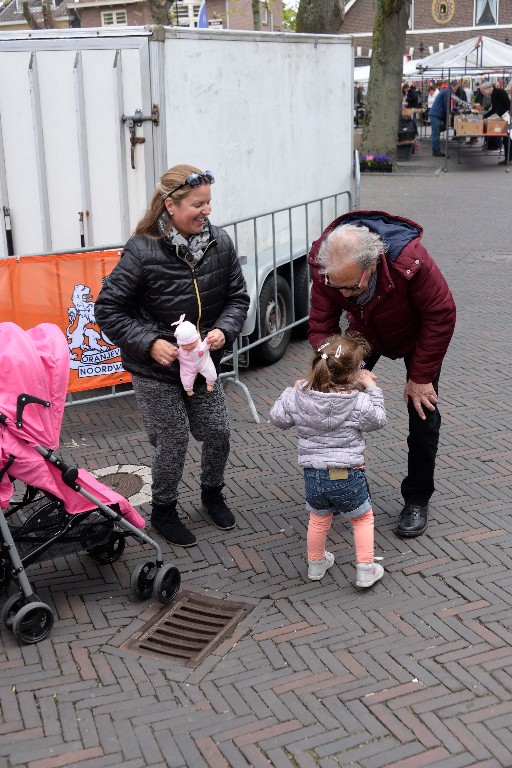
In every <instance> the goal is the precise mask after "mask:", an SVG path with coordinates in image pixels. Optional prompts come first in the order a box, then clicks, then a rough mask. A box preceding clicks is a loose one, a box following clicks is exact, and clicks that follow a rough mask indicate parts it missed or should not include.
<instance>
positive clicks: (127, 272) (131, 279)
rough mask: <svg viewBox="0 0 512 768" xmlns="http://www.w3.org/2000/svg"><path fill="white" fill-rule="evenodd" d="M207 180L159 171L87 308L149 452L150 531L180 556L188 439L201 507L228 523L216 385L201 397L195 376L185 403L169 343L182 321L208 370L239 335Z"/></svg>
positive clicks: (243, 297) (232, 275) (202, 387)
mask: <svg viewBox="0 0 512 768" xmlns="http://www.w3.org/2000/svg"><path fill="white" fill-rule="evenodd" d="M214 181H215V179H214V177H213V174H212V173H211V172H210V171H204V172H203V171H201V170H199V169H198V168H194V167H193V166H190V165H176V166H174V167H173V168H170V169H169V170H168V171H166V172H165V173H164V174H163V176H162V177H161V179H160V182H159V184H158V185H157V187H156V190H155V192H154V194H153V197H152V199H151V202H150V205H149V208H148V209H147V211H146V213H145V214H144V215H143V217H142V219H141V220H140V221H139V223H138V224H137V227H136V229H135V232H134V235H133V236H132V237H131V238H130V240H128V242H127V243H126V246H125V248H124V251H123V254H122V256H121V259H120V261H119V263H118V264H117V266H116V267H115V268H114V270H113V271H112V273H111V274H110V275H109V276H108V278H107V280H106V282H105V285H104V287H103V289H102V291H101V293H100V295H99V297H98V299H97V301H96V304H95V316H96V320H97V322H98V324H99V326H100V328H101V330H102V332H104V333H105V334H106V335H107V336H108V338H109V339H110V340H111V341H112V342H113V343H114V344H118V345H119V347H120V348H121V357H122V361H123V366H124V368H125V369H126V370H127V371H129V372H130V373H131V374H132V382H133V389H134V392H135V397H136V400H137V405H138V408H139V410H140V413H141V416H142V419H143V422H144V426H145V428H146V431H147V433H148V437H149V440H150V443H151V445H152V446H153V448H154V450H155V452H154V456H153V462H152V495H153V499H152V513H151V524H152V526H153V528H154V529H155V530H156V531H158V533H160V535H161V536H163V538H164V539H166V540H167V541H168V542H170V543H171V544H176V545H178V546H182V547H189V546H192V545H193V544H195V543H196V538H195V536H194V534H193V533H192V532H191V531H189V530H188V528H186V526H185V525H184V524H183V523H182V522H181V520H180V518H179V516H178V512H177V499H178V484H179V482H180V480H181V477H182V474H183V468H184V465H185V457H186V451H187V446H188V441H189V433H192V435H193V437H194V438H195V439H196V440H198V441H200V442H202V443H203V445H202V456H201V501H202V504H203V507H204V509H205V510H206V512H207V513H208V515H209V518H210V520H211V521H212V522H213V524H214V525H216V526H217V528H220V529H222V530H229V529H231V528H234V526H235V518H234V515H233V513H232V512H231V510H230V509H229V508H228V506H227V505H226V503H225V501H224V497H223V495H222V488H223V485H224V469H225V466H226V463H227V459H228V454H229V419H228V413H227V408H226V401H225V396H224V391H223V389H222V385H221V383H220V379H219V378H217V380H216V381H215V384H214V386H213V391H208V389H207V385H206V381H205V379H204V378H203V377H202V376H199V377H197V379H196V381H195V383H194V397H189V396H187V394H186V393H185V391H184V389H183V386H182V385H181V382H180V369H179V348H178V346H177V342H176V339H175V336H174V330H175V328H176V322H177V321H179V319H180V317H182V315H185V317H186V319H187V321H190V322H191V323H193V324H194V326H195V327H196V329H197V333H198V334H199V336H200V337H201V339H204V340H205V341H206V342H207V345H208V347H209V350H210V354H211V358H212V360H213V362H214V364H215V367H216V369H217V370H218V368H219V365H220V360H221V357H222V354H223V351H224V350H225V349H226V347H229V346H230V345H232V343H233V342H234V341H235V339H236V338H237V336H238V335H239V333H240V331H241V329H242V326H243V323H244V321H245V318H246V315H247V310H248V307H249V296H248V294H247V289H246V285H245V281H244V277H243V274H242V270H241V268H240V263H239V261H238V258H237V255H236V252H235V248H234V246H233V243H232V241H231V239H230V237H229V236H228V234H227V233H226V232H225V231H224V230H223V229H220V228H219V227H216V226H214V225H213V224H211V223H210V221H209V219H208V216H209V214H210V211H211V204H210V201H211V185H212V184H213V183H214Z"/></svg>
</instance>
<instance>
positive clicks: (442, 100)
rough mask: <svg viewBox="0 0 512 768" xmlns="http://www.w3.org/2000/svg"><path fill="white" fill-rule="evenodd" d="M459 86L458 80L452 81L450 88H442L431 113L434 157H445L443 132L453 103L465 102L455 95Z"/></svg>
mask: <svg viewBox="0 0 512 768" xmlns="http://www.w3.org/2000/svg"><path fill="white" fill-rule="evenodd" d="M457 86H458V82H457V80H452V81H451V82H450V84H449V86H448V87H446V88H442V89H441V90H440V91H439V93H438V95H437V96H436V99H435V101H434V103H433V104H432V107H431V109H430V112H429V120H430V125H431V128H432V137H431V141H432V154H433V156H434V157H445V153H444V152H441V138H440V137H441V130H442V129H443V126H444V125H446V118H447V115H448V114H449V112H450V110H451V108H452V106H451V105H452V102H456V103H462V102H463V100H462V99H460V98H459V97H458V96H456V95H455V89H456V88H457Z"/></svg>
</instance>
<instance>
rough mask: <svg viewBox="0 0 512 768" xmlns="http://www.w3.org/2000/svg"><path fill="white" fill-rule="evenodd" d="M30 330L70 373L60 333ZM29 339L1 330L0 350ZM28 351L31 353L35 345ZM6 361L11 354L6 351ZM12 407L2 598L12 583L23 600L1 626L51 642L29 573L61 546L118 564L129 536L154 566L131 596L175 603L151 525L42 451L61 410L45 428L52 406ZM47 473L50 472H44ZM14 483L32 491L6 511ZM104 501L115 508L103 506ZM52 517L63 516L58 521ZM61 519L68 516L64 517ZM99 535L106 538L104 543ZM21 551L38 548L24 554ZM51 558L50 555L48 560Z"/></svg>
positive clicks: (0, 445)
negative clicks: (146, 549) (148, 552)
mask: <svg viewBox="0 0 512 768" xmlns="http://www.w3.org/2000/svg"><path fill="white" fill-rule="evenodd" d="M40 329H42V330H40ZM32 331H39V333H40V334H41V333H44V332H45V331H46V333H47V334H48V338H50V340H52V341H53V342H54V344H55V345H56V348H57V352H56V353H55V358H56V359H59V354H60V361H59V365H60V366H61V367H62V365H64V360H63V355H64V354H65V355H66V363H67V365H68V370H69V358H68V350H67V344H66V341H65V339H64V345H63V344H62V338H61V337H62V333H61V331H60V330H59V329H58V328H57V327H56V326H51V325H50V324H43V325H41V326H37V328H36V329H32ZM24 333H25V332H23V331H22V330H21V329H19V328H18V327H17V326H15V325H14V324H13V323H0V347H1V340H2V334H3V335H4V337H5V339H6V340H7V342H11V341H12V338H14V339H15V341H18V342H20V341H21V342H22V343H25V342H27V340H26V339H24V338H23V336H22V334H24ZM30 333H31V331H27V332H26V334H27V335H28V334H30ZM36 339H37V335H36ZM45 341H47V339H45ZM7 347H9V344H7ZM11 349H12V347H11ZM27 349H28V350H29V351H30V345H28V347H27V348H26V350H27ZM26 350H25V351H26ZM64 350H65V352H64ZM32 353H34V350H33V349H32ZM52 353H53V350H52ZM5 354H6V355H8V351H7V352H6V353H5ZM41 354H42V353H41ZM38 373H40V371H39V372H38ZM0 396H2V397H3V398H4V400H5V399H6V398H7V394H6V393H2V392H1V391H0ZM57 399H59V398H57ZM7 402H8V405H7V407H5V404H3V403H1V402H0V408H1V410H0V449H1V450H0V501H2V505H0V594H2V593H5V592H7V590H8V588H9V585H10V583H11V582H15V583H17V585H18V586H19V593H18V594H14V595H11V596H10V597H9V598H8V599H7V601H6V603H5V604H4V607H3V610H2V613H1V621H2V622H3V623H4V624H5V625H6V627H7V628H8V629H10V630H12V632H13V634H14V636H15V637H16V638H17V640H18V641H19V642H24V643H38V642H40V641H41V640H44V639H45V638H46V637H48V635H49V634H50V632H51V630H52V628H53V625H54V621H55V617H54V612H53V610H52V609H51V608H50V607H49V606H48V605H47V604H46V603H44V602H41V601H40V600H39V598H38V597H37V595H36V594H35V592H34V590H33V588H32V585H31V583H30V581H29V578H28V576H27V574H26V570H25V569H26V567H27V566H29V565H30V564H31V563H34V562H40V561H41V560H43V559H45V558H44V554H45V553H46V552H48V551H49V550H50V549H51V548H52V547H55V545H56V544H59V543H60V542H62V543H63V545H64V546H65V545H66V544H67V546H68V547H69V546H70V545H73V549H72V550H71V551H77V550H78V551H80V550H81V551H86V552H88V553H89V554H90V555H91V556H92V557H93V558H94V559H95V560H96V562H98V563H100V564H107V563H114V562H116V561H117V560H118V559H119V558H120V557H121V555H122V553H123V551H124V547H125V540H126V538H127V537H128V536H130V537H133V538H135V539H136V540H137V541H138V542H140V543H142V544H146V545H148V546H150V547H152V548H153V550H154V559H153V560H147V561H145V562H142V563H139V564H138V565H137V566H136V567H135V569H134V570H133V572H132V574H131V578H130V586H131V592H132V594H133V596H134V597H135V598H137V599H142V600H144V599H147V598H149V597H150V596H153V597H154V598H155V599H156V600H157V601H158V602H160V603H163V604H164V605H165V604H167V603H170V602H171V601H172V600H173V599H174V598H175V597H176V595H177V594H178V592H179V589H180V584H181V577H180V572H179V570H178V569H177V568H176V567H175V566H172V565H164V562H163V555H162V550H161V547H160V545H159V544H158V542H156V541H155V540H154V539H152V538H151V537H150V536H148V535H147V534H146V533H144V532H143V531H142V530H141V528H143V527H144V525H145V522H144V519H143V518H142V517H141V516H140V515H139V514H138V513H137V512H136V510H135V509H134V508H133V507H132V506H131V505H130V504H129V502H128V501H127V500H126V499H125V498H124V497H122V496H120V495H119V494H117V493H116V492H115V491H113V490H112V489H110V488H107V486H105V485H103V484H102V483H100V482H99V481H98V480H96V478H94V477H93V476H92V475H91V474H90V473H88V472H87V471H86V470H83V469H78V468H77V467H75V466H69V465H68V464H66V463H65V462H64V461H63V460H62V459H61V458H60V457H59V456H58V455H56V454H55V453H54V448H55V447H56V446H54V447H53V448H48V447H44V446H42V445H39V444H38V439H40V438H41V436H42V434H43V429H41V425H43V427H44V426H45V425H46V426H48V425H50V426H51V427H52V429H53V433H54V434H53V437H54V439H55V442H56V441H57V438H58V434H55V432H56V431H57V432H59V431H60V424H61V420H60V418H59V416H60V414H61V412H59V408H58V403H57V404H56V406H55V413H53V414H51V415H50V419H46V422H45V421H44V419H42V418H41V419H38V413H40V412H41V413H42V412H43V411H44V410H45V409H50V408H51V407H52V403H51V402H50V400H49V399H48V400H45V399H42V398H39V397H36V396H34V395H30V394H26V393H25V392H23V393H21V394H18V395H17V397H16V399H15V402H14V396H11V399H10V401H9V400H7ZM28 405H30V406H31V408H30V419H29V422H30V421H33V422H34V424H35V426H33V428H32V431H31V429H30V425H29V426H26V425H25V423H24V415H25V413H24V412H25V408H26V407H27V406H28ZM14 408H15V410H14ZM34 409H35V410H34ZM4 410H5V411H6V412H5V413H4ZM32 450H33V451H35V452H36V453H37V454H39V456H40V457H42V459H43V461H41V458H39V459H37V464H36V469H35V470H34V472H35V473H36V476H44V479H45V480H44V484H42V485H39V483H32V481H31V480H30V479H28V475H29V468H30V461H31V460H27V455H28V456H30V453H31V451H32ZM45 467H48V469H47V470H44V468H45ZM41 470H44V471H43V475H41V474H40V473H41ZM38 473H39V475H38ZM13 479H14V480H15V481H16V480H18V481H20V482H22V483H24V485H25V486H26V488H27V490H26V492H25V495H24V498H23V501H21V502H14V503H13V504H12V505H9V507H8V509H7V511H6V512H4V509H5V507H6V506H7V504H8V503H9V501H10V495H11V493H12V490H13V487H12V482H11V481H12V480H13ZM39 493H41V494H42V500H43V501H44V504H43V506H41V507H39V508H37V509H34V510H33V511H32V512H31V514H30V516H29V517H28V518H27V520H26V521H25V523H23V524H22V525H21V526H18V527H15V526H14V527H12V528H11V527H10V526H9V523H8V521H7V518H9V517H10V516H11V515H13V514H14V513H18V516H20V519H22V517H21V515H20V512H23V510H24V509H25V507H26V506H27V504H28V505H32V502H34V501H36V502H38V501H39ZM95 493H97V495H95ZM75 494H79V495H80V496H82V497H83V498H84V499H85V500H86V501H85V502H84V501H78V499H76V497H75ZM98 496H101V498H98ZM105 500H107V501H109V502H110V503H112V504H113V506H114V507H115V508H112V506H109V504H108V503H105ZM2 506H3V508H2ZM116 509H118V510H119V511H116ZM54 513H57V515H56V518H57V519H55V514H54ZM60 513H62V517H59V515H60ZM52 515H54V517H53V518H52ZM90 516H92V520H93V522H92V523H87V525H89V527H88V528H87V529H86V528H84V526H83V525H82V524H83V523H84V521H86V520H87V519H88V518H89V517H90ZM44 522H46V526H45V525H44ZM81 525H82V531H80V526H81ZM38 526H39V527H38ZM24 529H25V530H24ZM74 529H77V530H78V531H79V534H80V533H82V536H80V535H79V536H78V538H73V536H71V535H68V534H70V532H71V531H73V530H74ZM48 534H49V535H48ZM100 534H101V538H100V539H98V537H99V535H100ZM87 536H89V539H87ZM66 537H67V538H66ZM77 544H78V547H77V546H76V545H77ZM18 545H23V546H24V547H26V546H27V545H28V546H29V547H30V545H34V546H32V547H31V548H30V549H29V551H27V552H25V553H24V554H23V555H21V554H20V552H19V551H18ZM68 551H69V550H68ZM51 557H52V556H51V554H49V555H48V559H51Z"/></svg>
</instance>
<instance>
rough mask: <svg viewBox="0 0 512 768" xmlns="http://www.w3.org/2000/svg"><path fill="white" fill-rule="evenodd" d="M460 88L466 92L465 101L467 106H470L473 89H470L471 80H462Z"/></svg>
mask: <svg viewBox="0 0 512 768" xmlns="http://www.w3.org/2000/svg"><path fill="white" fill-rule="evenodd" d="M462 87H463V88H464V90H465V91H466V101H467V102H468V104H471V102H472V101H473V95H474V94H473V89H472V87H471V80H463V81H462Z"/></svg>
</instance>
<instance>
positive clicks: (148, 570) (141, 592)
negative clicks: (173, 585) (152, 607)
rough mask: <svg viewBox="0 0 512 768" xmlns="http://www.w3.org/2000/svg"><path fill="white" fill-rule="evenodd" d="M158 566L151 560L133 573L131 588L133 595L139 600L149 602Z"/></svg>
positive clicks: (141, 564) (139, 566)
mask: <svg viewBox="0 0 512 768" xmlns="http://www.w3.org/2000/svg"><path fill="white" fill-rule="evenodd" d="M155 574H156V565H155V563H152V562H151V561H150V560H148V562H146V563H139V565H137V566H136V568H135V569H134V571H133V573H132V577H131V580H130V586H131V589H132V594H133V595H134V597H136V598H138V599H139V600H147V598H148V597H150V596H151V594H152V592H153V582H154V581H155Z"/></svg>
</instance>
